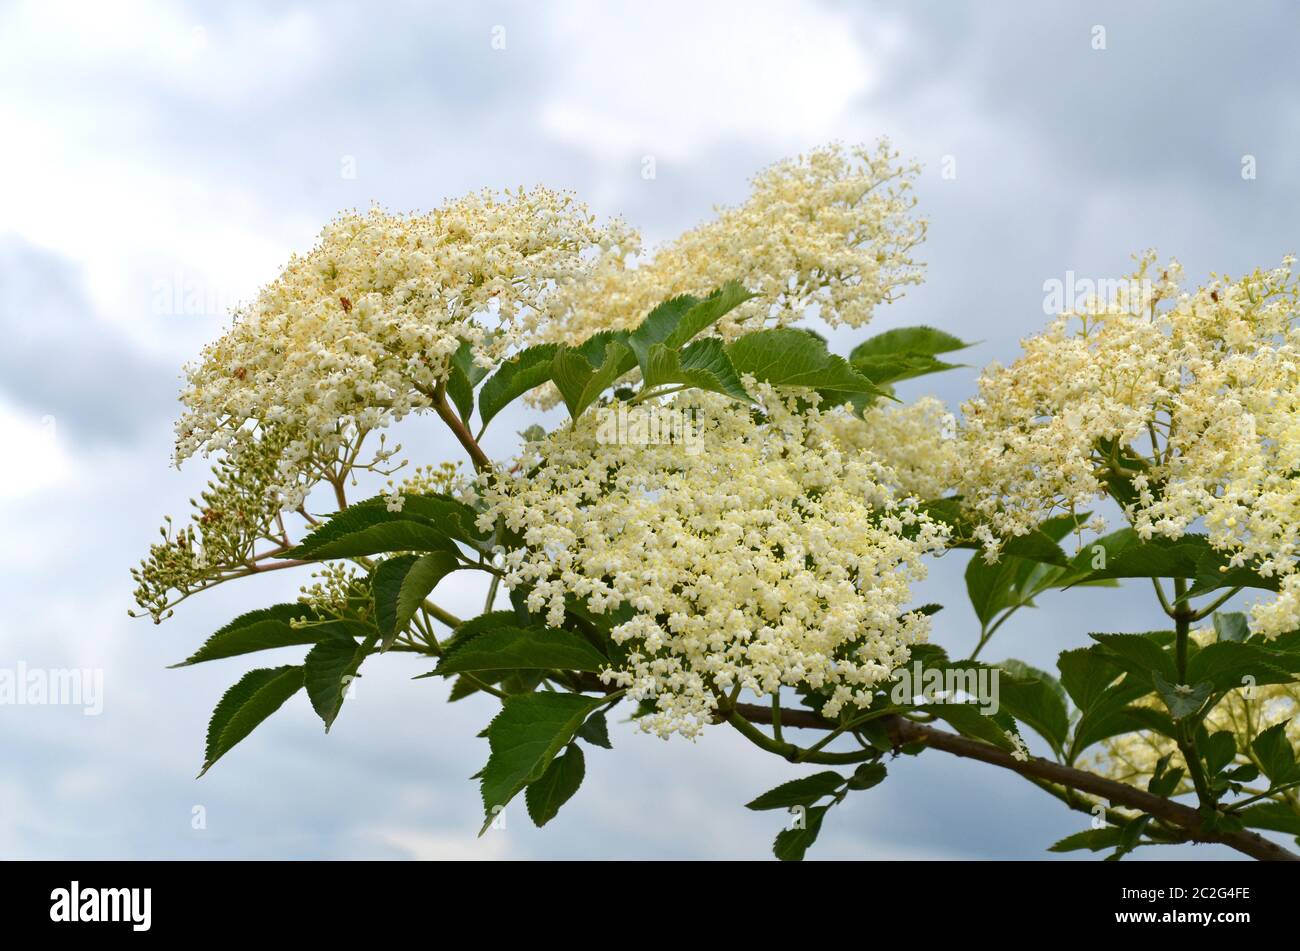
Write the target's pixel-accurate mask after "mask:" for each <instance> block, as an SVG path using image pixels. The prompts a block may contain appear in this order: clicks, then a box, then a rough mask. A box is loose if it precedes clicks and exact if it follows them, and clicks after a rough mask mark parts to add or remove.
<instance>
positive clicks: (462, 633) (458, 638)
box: [442, 611, 519, 657]
mask: <svg viewBox="0 0 1300 951" xmlns="http://www.w3.org/2000/svg"><path fill="white" fill-rule="evenodd" d="M518 626H519V618H518V617H517V616H516V615H515V612H514V611H488V612H487V613H486V614H480V615H478V617H472V618H470V619H469V620H468V621H462V622H461V623H460V625H459V626H457V628H456V629H455V630H454V631H452V633H451V636H450V637H449V638H447V639H446V640H445V641H443V642H442V653H443V656H444V657H446V656H448V655H449V654H451V653H452V652H453V651H456V650H459V649H460V648H462V647H464V646H465V645H466V644H468V643H469V642H470V641H472V640H473V639H474V638H476V637H478V636H479V635H480V634H484V633H486V632H487V631H491V630H495V629H496V628H498V627H518Z"/></svg>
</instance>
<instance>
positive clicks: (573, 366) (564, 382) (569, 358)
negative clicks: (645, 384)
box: [551, 339, 636, 419]
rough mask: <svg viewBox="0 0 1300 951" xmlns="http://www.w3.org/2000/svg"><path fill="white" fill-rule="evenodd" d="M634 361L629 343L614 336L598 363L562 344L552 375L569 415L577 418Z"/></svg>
mask: <svg viewBox="0 0 1300 951" xmlns="http://www.w3.org/2000/svg"><path fill="white" fill-rule="evenodd" d="M635 365H636V361H635V357H634V356H633V354H632V351H631V349H630V348H629V347H628V346H627V344H626V343H623V342H622V341H620V340H614V339H611V340H610V341H609V342H608V343H607V344H606V349H605V353H604V356H603V358H602V359H601V360H600V361H599V363H598V364H593V363H592V362H590V361H589V360H588V359H587V357H585V356H583V354H582V353H581V351H579V350H577V349H574V348H571V347H561V348H560V350H559V351H558V352H557V353H556V354H555V359H554V361H552V363H551V378H552V379H553V380H554V381H555V385H556V386H557V387H558V388H559V390H560V396H562V397H563V398H564V405H565V406H566V407H567V408H568V410H569V415H570V416H572V417H574V418H575V419H576V418H577V417H579V416H581V415H582V414H583V412H584V411H585V410H586V409H587V407H588V406H590V405H591V404H592V403H594V402H596V400H597V399H598V398H599V396H600V394H601V393H603V392H604V391H605V390H607V389H609V388H610V387H611V386H613V385H614V382H615V381H616V380H618V378H619V377H621V376H623V375H625V374H626V373H627V372H628V371H630V370H631V369H632V367H634V366H635Z"/></svg>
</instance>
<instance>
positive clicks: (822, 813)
mask: <svg viewBox="0 0 1300 951" xmlns="http://www.w3.org/2000/svg"><path fill="white" fill-rule="evenodd" d="M826 809H827V807H826V806H813V807H812V808H811V809H809V810H808V811H807V812H806V813H805V814H804V816H803V820H804V821H803V826H802V828H794V829H782V830H781V831H780V832H778V833H777V834H776V841H775V842H773V843H772V854H773V855H775V856H776V857H777V858H778V859H780V860H781V861H782V862H802V861H803V857H804V855H805V854H806V853H807V851H808V848H809V846H811V845H812V844H813V843H814V842H816V841H817V833H819V832H821V830H822V819H824V818H825V817H826Z"/></svg>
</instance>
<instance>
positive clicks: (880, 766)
mask: <svg viewBox="0 0 1300 951" xmlns="http://www.w3.org/2000/svg"><path fill="white" fill-rule="evenodd" d="M868 722H870V721H868ZM888 773H889V771H888V769H887V768H886V766H885V764H884V763H879V762H877V763H863V764H862V765H861V766H859V767H858V768H857V769H855V770H854V771H853V775H852V776H850V777H849V788H850V789H852V790H853V791H854V792H862V791H863V790H867V789H871V788H872V787H873V786H879V785H880V784H881V783H883V782H884V781H885V776H887V775H888Z"/></svg>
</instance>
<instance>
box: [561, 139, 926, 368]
mask: <svg viewBox="0 0 1300 951" xmlns="http://www.w3.org/2000/svg"><path fill="white" fill-rule="evenodd" d="M917 171H918V169H917V167H916V166H914V165H900V164H898V153H897V152H896V151H894V150H892V149H891V148H890V146H889V143H888V142H887V141H883V140H882V141H881V142H880V144H879V145H878V146H877V147H876V148H875V149H874V150H872V149H869V148H867V147H865V146H857V147H854V148H847V149H846V148H844V147H842V146H839V145H829V146H824V147H822V148H819V149H815V150H813V151H812V152H809V153H808V154H807V155H804V156H800V157H799V158H796V159H790V160H787V161H783V162H779V163H777V164H776V165H773V166H772V167H771V168H768V169H767V170H765V171H763V172H760V173H759V174H758V175H757V176H756V177H755V178H754V180H753V190H752V192H751V194H750V196H749V199H748V200H747V201H745V202H744V203H743V204H741V205H739V206H738V207H735V208H721V209H719V210H718V215H717V218H716V219H714V220H713V221H710V222H708V223H706V224H703V225H700V226H699V227H698V228H695V229H694V230H691V231H688V232H686V233H685V234H683V235H682V236H681V237H679V238H677V239H676V240H674V241H671V242H669V243H668V244H666V245H664V246H663V247H661V248H660V249H658V250H657V251H656V252H655V253H654V255H653V256H652V257H651V258H650V259H649V260H648V261H643V262H640V264H639V266H637V267H631V266H629V262H628V260H627V259H626V258H620V257H618V256H609V257H607V258H606V259H605V260H604V261H602V263H601V265H600V266H599V267H598V268H596V269H595V270H594V271H593V273H592V274H591V277H590V279H589V280H587V281H585V282H584V283H582V284H575V285H573V286H572V287H571V288H570V289H569V291H568V292H567V293H564V294H562V295H561V296H562V297H563V298H564V299H565V303H566V305H567V306H566V308H565V309H566V312H565V313H564V315H563V316H562V317H561V319H560V320H558V321H557V322H556V323H554V324H551V325H548V326H544V327H542V328H540V334H539V336H540V338H541V339H543V340H547V341H557V342H564V343H579V342H581V341H583V340H585V339H587V338H588V337H590V336H591V335H592V334H594V333H596V332H598V331H601V330H618V329H631V328H633V327H635V326H636V325H637V324H638V323H639V322H640V321H641V319H642V318H643V317H644V316H645V315H646V314H647V313H649V311H650V310H651V309H652V308H654V307H655V305H657V304H658V303H660V302H661V301H664V300H667V299H668V298H670V297H676V296H678V295H680V294H694V295H696V296H704V295H706V294H708V293H710V292H711V291H713V290H714V289H715V288H718V287H721V286H722V285H723V284H725V283H726V282H727V281H732V280H738V281H740V282H741V283H742V284H744V285H745V286H746V287H747V288H748V289H749V290H751V291H754V292H755V293H757V294H758V295H759V297H758V298H756V299H755V300H753V301H751V302H749V303H748V304H745V305H743V306H741V307H738V308H737V309H735V310H733V311H732V312H731V313H729V314H727V315H726V316H725V317H724V318H723V319H722V321H721V322H720V323H719V324H718V326H717V332H718V333H719V334H721V335H722V336H723V337H727V338H731V337H734V336H736V335H737V334H739V333H741V332H744V331H746V330H755V329H759V328H761V327H762V326H763V325H765V324H778V325H785V324H790V323H793V322H795V321H797V320H799V319H800V318H801V317H803V316H804V315H805V313H806V312H807V311H808V310H809V309H810V308H813V307H815V308H816V312H817V314H818V316H820V317H821V318H822V319H823V320H825V321H826V322H827V323H828V324H830V325H831V326H839V325H846V326H849V327H861V326H863V325H864V324H865V323H866V322H867V321H868V320H869V319H870V317H871V314H872V312H873V310H874V309H875V308H876V306H877V305H878V304H880V303H883V302H887V301H891V300H893V299H895V298H897V297H898V296H899V295H900V293H901V291H902V289H903V288H905V287H906V286H907V285H909V284H919V283H920V282H921V279H922V269H921V265H920V264H918V263H917V262H916V261H914V260H913V259H912V257H911V253H912V251H913V249H914V248H915V247H916V246H917V245H918V244H919V243H920V242H921V241H922V240H923V239H924V237H925V224H924V222H923V221H920V220H918V219H917V218H915V217H914V216H913V215H912V209H913V206H914V205H915V199H914V198H913V197H912V194H911V189H912V178H913V177H914V176H915V174H916V172H917Z"/></svg>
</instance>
